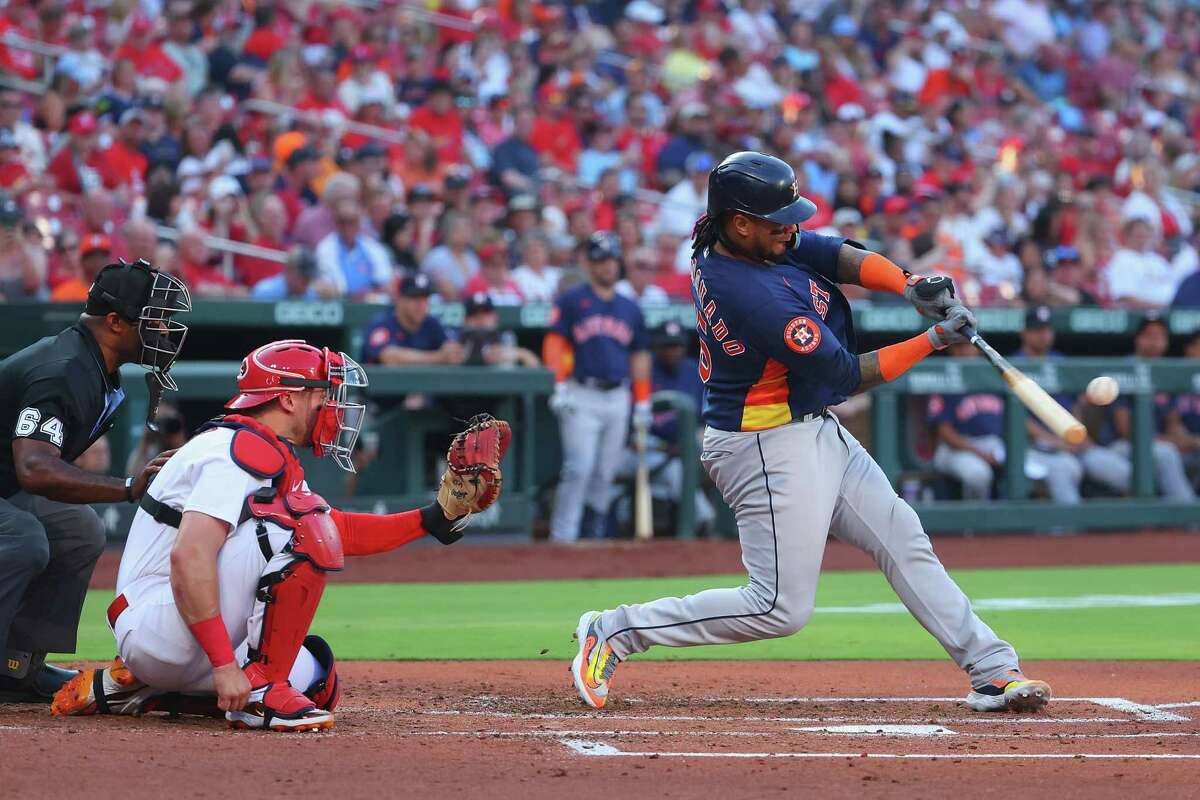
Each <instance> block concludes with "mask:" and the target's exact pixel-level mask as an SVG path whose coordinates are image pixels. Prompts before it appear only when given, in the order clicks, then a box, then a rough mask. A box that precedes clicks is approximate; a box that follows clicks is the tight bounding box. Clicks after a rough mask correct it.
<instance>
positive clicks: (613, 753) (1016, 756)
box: [562, 739, 1200, 761]
mask: <svg viewBox="0 0 1200 800" xmlns="http://www.w3.org/2000/svg"><path fill="white" fill-rule="evenodd" d="M562 743H563V744H564V745H566V746H567V747H568V748H570V749H571V750H572V751H573V752H575V753H576V754H578V755H581V756H589V757H621V758H813V759H818V758H876V759H909V760H912V759H923V758H929V759H938V760H942V761H945V760H958V759H974V760H983V759H1004V760H1008V761H1013V760H1022V759H1034V760H1040V759H1087V758H1093V759H1107V760H1111V759H1200V753H1196V754H1191V753H713V752H705V753H696V752H684V753H681V752H672V751H669V750H667V751H656V750H643V751H625V750H620V749H618V748H616V747H613V746H612V745H610V744H605V743H603V742H597V741H592V740H587V739H564V740H562Z"/></svg>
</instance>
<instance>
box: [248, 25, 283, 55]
mask: <svg viewBox="0 0 1200 800" xmlns="http://www.w3.org/2000/svg"><path fill="white" fill-rule="evenodd" d="M285 43H286V42H285V40H284V38H283V35H282V34H280V33H279V31H277V30H275V29H273V28H257V29H255V31H254V32H253V33H251V34H250V35H249V36H248V37H246V44H245V45H244V46H243V47H242V52H244V53H245V54H246V55H248V56H254V57H255V58H257V59H260V60H261V61H264V62H266V61H270V60H271V56H272V55H274V54H275V52H276V51H277V50H282V49H283V46H284V44H285Z"/></svg>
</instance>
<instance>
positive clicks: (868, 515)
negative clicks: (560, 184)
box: [571, 152, 1050, 711]
mask: <svg viewBox="0 0 1200 800" xmlns="http://www.w3.org/2000/svg"><path fill="white" fill-rule="evenodd" d="M815 212H816V207H815V206H814V205H813V204H812V203H811V202H809V201H808V200H807V199H805V198H803V197H801V196H799V194H798V193H797V189H796V175H795V172H794V171H793V170H792V168H791V167H790V166H789V165H788V164H787V163H785V162H783V161H780V160H779V159H777V158H773V157H771V156H767V155H764V154H762V153H750V152H743V153H735V154H733V155H731V156H729V157H728V158H726V159H725V160H724V161H722V162H721V164H720V165H719V166H717V168H716V169H715V170H713V171H712V173H711V174H710V175H709V179H708V213H707V214H706V215H705V216H704V217H703V218H701V220H700V222H699V223H697V225H696V230H695V233H694V236H693V239H694V251H693V252H694V254H695V255H694V260H693V267H692V296H693V300H694V301H695V305H696V312H697V321H696V326H697V329H698V330H699V332H700V359H699V369H700V377H701V379H702V380H703V381H704V384H705V392H704V401H705V402H704V422H705V425H706V429H705V433H704V450H703V452H702V454H701V457H700V458H701V461H702V463H703V464H704V467H705V469H706V470H707V471H708V474H709V475H710V476H711V477H712V479H713V483H714V484H716V486H717V488H718V489H719V490H720V491H721V494H722V496H723V497H724V499H725V502H726V503H727V504H728V505H729V507H730V508H731V509H732V510H733V512H734V515H735V517H736V518H737V524H738V536H739V539H740V542H741V547H742V561H743V563H744V564H745V566H746V570H747V572H748V573H749V580H748V581H747V583H746V584H745V585H743V586H740V587H736V588H729V589H709V590H707V591H703V592H700V593H698V594H694V595H689V596H687V597H664V598H662V599H659V600H654V601H652V602H649V603H637V604H629V605H621V606H618V607H617V608H615V609H610V610H608V611H604V612H595V611H589V612H586V613H584V614H583V616H582V617H580V619H579V624H578V626H577V628H576V632H575V633H576V636H577V637H578V639H579V652H578V653H577V654H576V656H575V660H574V661H573V663H572V665H571V673H572V676H573V678H574V682H575V688H576V690H577V691H578V692H579V696H580V698H582V699H583V701H584V702H585V703H587V704H588V705H590V706H592V707H595V708H599V707H602V706H603V705H604V704H605V703H606V702H607V700H608V693H609V686H610V683H611V681H612V677H613V674H614V672H615V670H616V667H617V665H618V663H619V662H620V661H621V660H623V659H625V658H628V657H629V656H630V655H632V654H634V653H641V652H644V651H645V650H647V649H649V648H650V647H652V646H654V645H665V646H669V647H688V646H692V645H702V644H732V643H734V642H746V641H753V640H758V639H769V638H773V637H778V636H788V635H790V634H793V633H795V632H796V631H798V630H800V628H802V627H803V626H804V624H805V623H806V622H807V621H808V619H809V616H810V615H811V614H812V611H813V602H814V599H815V596H816V589H817V578H818V575H819V574H820V570H821V557H822V555H823V553H824V550H825V542H826V539H827V538H828V536H829V535H830V534H832V535H833V536H836V537H837V538H839V539H842V540H843V541H847V542H851V543H853V544H855V545H857V546H858V547H861V548H862V549H863V550H865V551H866V552H867V553H869V554H870V555H871V556H872V557H873V558H874V560H875V563H876V564H877V565H878V566H879V568H880V570H882V572H883V573H884V575H885V577H886V578H887V580H888V582H889V583H890V584H891V585H892V588H893V589H894V590H895V591H896V594H897V595H899V597H900V599H901V600H902V601H903V602H904V605H905V606H907V607H908V609H909V611H910V612H911V613H912V614H913V616H914V617H916V618H917V620H918V621H919V622H920V623H921V624H922V625H923V626H924V627H925V629H926V630H928V631H929V632H930V633H931V634H932V635H933V636H934V637H935V638H936V639H937V640H938V642H939V643H940V644H941V645H942V647H944V648H945V649H946V652H947V653H948V654H949V655H950V656H951V658H953V659H954V661H955V663H956V664H958V666H959V667H960V668H961V669H963V670H964V671H965V672H966V673H967V675H968V677H969V679H970V682H971V685H972V691H971V692H970V693H969V694H968V695H967V703H968V705H970V706H971V708H973V709H975V710H978V711H985V710H999V709H1013V710H1021V711H1029V710H1035V709H1037V708H1040V707H1042V706H1044V705H1045V704H1046V702H1047V701H1048V700H1049V698H1050V687H1049V686H1048V685H1047V684H1045V683H1044V682H1042V681H1035V680H1029V679H1027V678H1026V677H1025V676H1024V675H1022V674H1021V672H1020V668H1019V666H1018V660H1017V654H1016V652H1014V650H1013V648H1012V646H1011V645H1009V644H1008V643H1007V642H1005V641H1003V640H1001V639H1000V638H999V637H997V636H996V634H995V633H994V632H993V631H992V629H991V628H989V627H988V626H987V625H986V624H985V623H984V622H983V621H982V620H981V619H979V617H978V616H976V615H975V613H974V611H973V610H972V609H971V604H970V602H969V601H968V600H967V598H966V596H965V595H964V594H963V593H962V590H961V589H959V588H958V586H957V585H956V584H955V583H954V581H952V580H951V579H950V576H949V575H947V574H946V570H945V569H944V568H943V567H942V565H941V562H939V561H938V559H937V556H936V555H934V552H933V548H932V546H931V545H930V542H929V537H928V536H926V535H925V531H924V530H923V529H922V528H921V521H920V519H919V518H918V517H917V515H916V513H915V512H914V511H913V510H912V508H910V507H909V506H908V505H907V504H906V503H905V502H904V501H903V500H901V499H900V498H899V497H897V496H896V491H895V489H894V487H893V486H892V485H891V482H890V481H889V480H888V478H887V476H886V475H885V474H884V473H883V470H881V469H880V468H879V465H878V464H876V463H875V461H874V460H873V459H872V458H871V456H870V455H869V454H868V453H867V451H866V450H864V449H863V447H862V445H860V444H859V443H858V441H857V440H856V439H855V438H854V436H853V435H851V434H850V432H849V431H847V430H846V429H845V428H844V427H842V425H841V423H840V422H839V421H838V419H837V417H836V416H834V415H833V414H832V413H830V412H829V411H828V407H829V406H831V405H836V404H838V403H840V402H842V401H843V400H845V398H846V397H847V396H848V395H851V394H854V393H856V392H862V391H866V390H867V389H870V388H871V387H873V386H877V385H879V384H880V383H882V382H883V381H888V380H892V379H894V378H896V377H898V376H899V375H901V374H903V373H904V372H905V371H906V370H908V369H909V368H910V367H912V366H913V365H914V364H915V363H917V362H918V361H920V360H921V359H922V358H924V357H925V356H927V355H929V354H930V353H932V352H933V351H934V350H935V349H936V350H940V349H942V348H945V347H947V346H949V345H951V344H954V343H955V342H962V341H965V338H966V337H965V336H964V335H963V334H962V332H961V330H962V328H963V327H964V326H967V325H974V322H975V320H974V316H973V315H972V314H971V312H970V311H968V310H967V309H966V308H964V307H963V306H962V305H960V304H959V303H958V302H957V301H956V300H955V297H954V291H953V285H952V284H951V283H950V281H949V279H947V278H945V277H942V276H935V277H917V276H906V275H905V273H904V272H903V271H902V270H901V269H900V268H899V267H897V266H896V265H895V264H893V263H891V262H890V261H888V260H887V259H886V258H884V257H882V256H880V255H878V254H876V253H870V252H867V251H866V250H864V249H862V248H861V247H860V246H858V245H857V244H856V243H854V242H851V241H849V240H847V239H844V238H841V237H829V236H820V235H817V234H814V233H810V232H808V231H800V230H798V227H797V226H798V225H799V224H800V223H801V222H803V221H804V220H806V219H808V218H809V217H811V216H812V215H813V214H814V213H815ZM839 283H850V284H857V285H859V286H863V287H865V288H867V289H870V290H873V291H886V292H892V293H894V294H898V295H903V296H904V297H906V298H907V299H908V300H910V301H911V302H912V303H913V305H914V306H916V308H917V310H918V311H920V312H921V313H922V314H924V315H925V316H927V317H932V318H934V319H937V320H939V321H938V322H937V323H936V324H934V325H933V327H931V328H930V329H929V330H928V331H925V332H923V333H921V334H918V335H917V336H914V337H913V338H911V339H909V340H907V341H903V342H899V343H897V344H893V345H889V346H888V347H884V348H882V349H880V350H875V351H872V352H869V353H863V354H861V355H859V354H857V352H856V350H857V348H856V342H855V336H854V323H853V319H852V317H851V315H850V305H849V303H848V302H847V301H846V298H845V297H844V296H843V295H842V293H841V290H840V289H839V288H838V284H839ZM797 672H798V681H799V680H801V678H800V677H799V676H800V675H801V674H802V668H801V669H800V670H798V671H797Z"/></svg>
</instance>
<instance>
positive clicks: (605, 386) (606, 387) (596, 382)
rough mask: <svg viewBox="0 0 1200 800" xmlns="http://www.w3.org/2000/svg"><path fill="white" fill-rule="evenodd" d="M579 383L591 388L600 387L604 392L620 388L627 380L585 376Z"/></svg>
mask: <svg viewBox="0 0 1200 800" xmlns="http://www.w3.org/2000/svg"><path fill="white" fill-rule="evenodd" d="M579 383H580V384H582V385H583V386H586V387H588V388H589V389H599V390H600V391H602V392H611V391H612V390H613V389H620V388H621V387H622V386H624V385H625V381H606V380H601V379H600V378H583V379H581V380H579Z"/></svg>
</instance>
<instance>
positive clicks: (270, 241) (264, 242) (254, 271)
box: [234, 194, 288, 286]
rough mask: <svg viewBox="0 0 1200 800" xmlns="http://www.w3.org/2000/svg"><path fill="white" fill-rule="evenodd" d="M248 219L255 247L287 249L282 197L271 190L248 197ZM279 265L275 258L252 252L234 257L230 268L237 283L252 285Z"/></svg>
mask: <svg viewBox="0 0 1200 800" xmlns="http://www.w3.org/2000/svg"><path fill="white" fill-rule="evenodd" d="M250 219H251V220H252V223H253V227H254V229H255V230H257V232H258V233H257V235H256V236H254V237H253V238H252V239H251V240H250V244H253V245H255V246H256V247H265V248H267V249H268V250H287V249H288V242H287V235H286V231H287V221H288V220H287V209H286V208H285V207H284V205H283V201H282V200H280V199H279V197H277V196H276V195H273V194H263V195H259V196H257V197H255V198H254V199H253V200H251V201H250ZM282 269H283V265H282V264H280V263H279V262H278V261H268V260H267V259H265V258H257V257H255V256H241V255H240V256H238V257H237V259H236V260H235V261H234V270H235V271H236V273H237V278H238V281H239V282H240V283H242V284H243V285H245V286H255V285H256V284H258V283H259V282H260V281H264V280H266V279H267V278H270V277H272V276H274V275H278V274H279V273H280V272H281V271H282Z"/></svg>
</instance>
